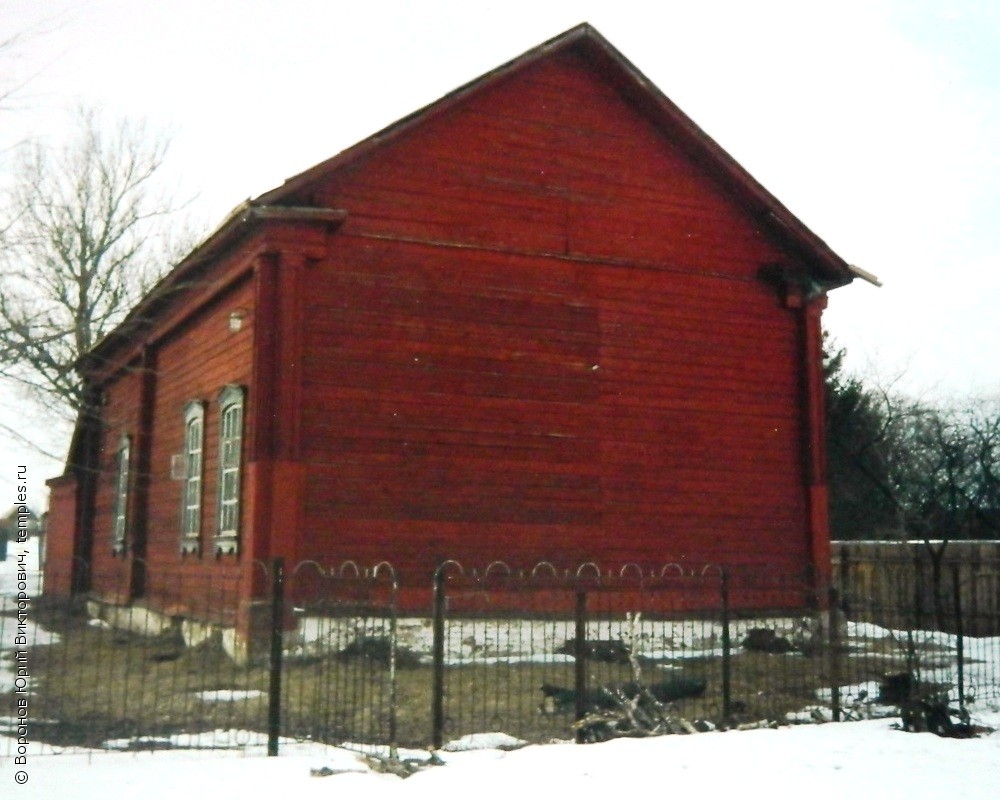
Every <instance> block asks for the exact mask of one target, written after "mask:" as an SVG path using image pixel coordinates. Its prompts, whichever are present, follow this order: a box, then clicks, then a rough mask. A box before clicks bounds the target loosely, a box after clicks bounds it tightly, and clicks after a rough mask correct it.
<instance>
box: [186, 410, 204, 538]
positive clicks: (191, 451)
mask: <svg viewBox="0 0 1000 800" xmlns="http://www.w3.org/2000/svg"><path fill="white" fill-rule="evenodd" d="M204 451H205V404H204V403H202V402H201V401H200V400H193V401H191V402H190V403H188V404H187V406H186V407H185V409H184V491H183V499H182V503H181V552H182V553H197V552H198V550H199V549H200V546H201V502H202V472H203V465H204Z"/></svg>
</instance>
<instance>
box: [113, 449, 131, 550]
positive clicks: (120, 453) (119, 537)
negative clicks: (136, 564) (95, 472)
mask: <svg viewBox="0 0 1000 800" xmlns="http://www.w3.org/2000/svg"><path fill="white" fill-rule="evenodd" d="M131 456H132V439H131V438H130V437H129V435H128V434H125V433H123V434H122V437H121V439H120V440H119V441H118V450H117V452H116V455H115V506H114V516H113V517H112V521H111V550H112V552H113V553H114V554H115V555H124V553H125V551H126V550H127V549H128V523H129V518H128V503H129V488H130V487H129V482H130V480H131V475H130V473H131V464H130V461H131Z"/></svg>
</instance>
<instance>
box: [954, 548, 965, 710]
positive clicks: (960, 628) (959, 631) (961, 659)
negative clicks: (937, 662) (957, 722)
mask: <svg viewBox="0 0 1000 800" xmlns="http://www.w3.org/2000/svg"><path fill="white" fill-rule="evenodd" d="M951 580H952V585H953V586H952V588H953V589H954V592H955V634H956V638H957V641H956V642H955V651H956V656H957V658H958V711H959V714H960V715H961V718H962V721H963V722H964V721H965V719H966V717H965V653H964V650H965V627H964V624H963V620H962V582H961V576H960V574H959V565H958V564H952V566H951Z"/></svg>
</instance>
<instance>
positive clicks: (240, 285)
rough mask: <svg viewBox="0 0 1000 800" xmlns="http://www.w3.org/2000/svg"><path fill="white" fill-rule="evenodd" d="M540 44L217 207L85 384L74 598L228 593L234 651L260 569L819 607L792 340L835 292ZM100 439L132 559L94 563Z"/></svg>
mask: <svg viewBox="0 0 1000 800" xmlns="http://www.w3.org/2000/svg"><path fill="white" fill-rule="evenodd" d="M553 42H555V44H553V43H547V44H546V45H543V46H542V47H541V48H538V49H536V50H535V51H532V52H531V53H528V54H525V56H523V57H522V58H521V59H518V60H515V61H514V62H511V63H510V64H508V65H505V66H504V67H501V68H499V69H498V70H497V71H495V72H493V73H490V74H489V75H488V76H484V78H482V79H480V80H479V81H476V82H473V83H472V84H469V85H467V86H466V87H462V88H461V89H459V90H456V92H455V93H452V94H451V95H449V96H447V97H446V98H443V99H442V100H441V101H439V102H438V103H435V104H434V105H432V106H430V107H428V108H427V109H424V110H423V111H421V112H418V113H417V114H415V115H413V116H412V117H409V118H406V119H404V120H401V121H400V122H399V123H397V124H395V125H393V126H391V127H390V128H388V129H386V130H385V131H383V132H380V133H378V134H376V135H375V136H373V137H371V138H370V139H368V140H365V141H364V142H362V143H359V144H358V145H356V146H355V147H353V148H351V149H349V150H348V151H345V153H342V154H340V155H339V156H336V157H334V158H333V159H330V160H329V161H328V162H323V164H320V165H317V166H316V167H314V168H312V169H310V170H307V171H306V172H304V173H302V174H301V175H299V176H296V177H294V178H292V179H290V180H289V181H288V182H287V183H286V184H285V185H284V186H283V187H279V188H278V189H275V190H272V191H271V192H268V193H266V194H264V195H261V196H260V197H258V198H256V199H255V200H252V201H247V203H245V204H243V205H241V206H239V207H238V208H237V209H235V210H234V212H233V213H232V214H231V215H230V216H229V217H228V218H227V220H226V221H225V222H224V223H223V225H222V226H220V228H219V229H218V230H217V231H216V232H215V233H213V234H212V235H211V236H209V237H208V238H207V239H206V241H205V242H204V243H202V245H200V246H199V247H198V248H196V249H195V250H194V251H193V252H192V253H191V254H190V255H189V256H188V257H187V258H186V259H184V260H183V261H182V262H181V264H180V265H179V266H178V267H177V269H175V270H174V272H172V273H171V275H169V276H168V277H167V278H165V279H164V281H162V282H161V284H159V285H158V286H157V287H155V288H154V290H153V291H152V292H151V294H150V295H149V297H147V298H146V299H145V300H144V301H143V302H142V303H140V305H139V306H138V307H137V308H136V309H135V310H133V311H132V312H131V313H130V314H129V316H128V317H127V318H126V320H125V322H124V323H123V324H122V325H121V326H119V328H118V329H116V331H115V332H114V334H113V335H111V336H109V337H108V338H107V339H106V340H105V341H104V342H102V343H101V344H100V345H98V347H97V348H96V349H95V351H94V352H93V353H92V354H90V355H89V356H88V357H87V358H86V359H85V361H84V362H83V364H82V370H83V371H84V372H85V374H86V375H87V379H88V381H89V382H90V385H91V386H94V387H96V388H97V389H99V390H100V391H101V393H102V405H101V430H100V434H99V445H98V449H99V451H100V452H99V453H98V454H97V461H98V463H99V468H100V477H99V479H98V481H97V485H96V488H95V489H93V491H92V490H91V488H90V486H89V484H88V485H87V486H86V487H83V488H81V489H80V491H79V495H80V497H81V498H83V499H82V500H81V502H80V508H79V509H76V512H77V513H76V516H77V517H78V518H79V519H90V517H91V515H90V509H91V508H93V514H92V518H93V524H92V528H93V548H92V550H93V552H92V559H93V564H94V590H95V593H96V594H98V595H102V596H105V597H108V599H112V600H116V601H125V600H135V599H138V598H139V597H141V596H142V595H143V593H145V595H146V599H147V600H148V601H149V604H150V605H151V606H159V607H163V608H166V609H167V610H168V611H170V613H182V614H188V615H193V616H199V615H200V616H208V617H213V618H215V619H216V620H217V621H218V620H219V619H221V618H222V612H226V613H229V612H232V610H233V609H232V608H229V609H228V610H227V609H224V608H222V606H223V605H224V603H223V602H222V601H221V600H220V601H218V603H216V605H217V606H218V608H216V609H210V610H209V611H206V612H204V613H202V612H199V611H198V610H197V609H193V608H191V607H189V604H190V603H191V602H193V600H192V595H190V593H189V592H188V589H187V588H185V587H190V586H195V585H196V584H197V583H198V581H201V580H202V579H208V578H211V579H212V580H213V581H219V580H226V579H228V578H230V577H231V578H233V579H235V578H237V577H242V578H248V577H252V578H253V580H251V581H245V582H244V590H243V591H244V594H243V595H242V596H241V598H240V601H239V605H240V608H239V609H237V614H242V615H243V616H242V617H241V620H242V621H241V622H240V623H239V625H238V626H239V627H240V629H241V631H242V633H241V634H240V635H244V636H249V635H250V634H251V630H250V629H251V627H252V625H251V622H252V619H251V617H252V616H253V608H251V607H252V606H253V602H254V599H255V598H258V599H259V597H260V596H262V590H263V589H264V588H265V587H264V586H263V582H262V581H261V580H260V576H261V575H263V571H261V570H260V569H259V567H260V566H261V562H262V561H265V560H266V559H268V558H270V557H271V556H282V557H284V558H285V559H286V561H287V562H288V563H290V564H294V563H296V562H298V561H301V560H304V559H315V560H317V561H319V562H320V563H322V564H324V565H331V564H339V563H341V562H343V561H344V560H347V559H354V560H356V561H357V562H358V563H359V564H361V565H363V566H371V565H373V564H375V563H378V562H381V561H389V562H390V563H392V564H393V565H394V566H395V567H396V569H397V570H398V573H399V574H400V576H401V577H402V579H403V581H404V582H405V583H406V584H409V585H410V586H411V587H420V588H421V589H427V588H428V587H429V579H430V574H431V572H432V571H433V570H434V568H435V567H436V566H437V565H438V564H439V563H440V562H442V561H443V560H445V559H457V560H459V561H461V562H462V563H463V564H465V565H466V566H479V567H483V566H485V565H486V564H488V563H490V562H491V561H494V560H502V561H506V562H508V563H510V564H511V565H515V566H520V567H528V566H531V565H533V564H535V563H537V562H539V561H548V562H551V563H552V564H554V565H555V566H557V567H560V568H561V567H569V568H575V567H576V566H578V565H579V564H580V563H581V562H586V561H592V562H595V563H597V564H600V565H602V566H605V567H611V566H620V565H622V564H624V563H628V562H634V563H639V564H641V565H643V566H645V567H654V566H661V565H664V564H666V563H670V562H682V563H685V564H687V565H689V566H692V567H700V566H702V565H704V564H706V563H717V564H731V565H742V566H750V567H755V566H763V565H767V566H769V567H772V568H774V569H775V570H789V571H793V570H794V571H797V572H798V571H802V570H805V569H807V568H809V567H813V568H815V569H816V576H817V581H819V582H822V580H823V579H824V578H825V571H827V570H828V563H829V557H828V552H827V549H828V545H827V543H826V531H827V524H826V505H825V504H826V499H825V497H826V479H825V472H824V470H825V460H824V453H823V441H822V436H823V424H822V417H823V408H822V372H821V363H820V360H821V354H820V336H821V334H820V327H819V314H820V312H821V310H822V308H823V306H824V303H825V292H826V291H827V290H829V289H832V288H836V287H837V286H842V285H845V284H846V283H849V282H850V281H851V280H852V277H853V274H854V273H853V272H852V270H851V268H849V267H848V266H847V265H846V263H844V262H843V261H842V260H841V259H840V258H839V256H837V255H836V254H834V253H832V251H830V250H829V248H827V247H826V245H825V244H823V242H822V241H820V240H819V239H818V238H817V237H815V235H814V234H812V233H811V232H810V231H808V230H807V229H805V228H804V226H802V225H801V223H799V222H798V220H796V219H795V218H794V217H793V216H792V215H791V214H790V212H788V210H787V209H785V208H784V207H783V206H781V204H780V203H778V202H777V201H776V200H775V199H774V198H773V197H771V196H770V195H769V194H768V193H767V192H766V190H764V189H763V187H760V186H759V185H758V184H757V183H756V182H755V181H754V180H753V179H752V178H750V176H748V175H746V174H745V173H744V172H743V171H742V168H740V167H739V165H737V164H736V163H735V162H733V161H732V159H731V158H730V157H729V156H727V155H726V154H725V153H723V152H722V151H721V149H720V148H719V147H718V146H717V145H715V143H714V142H711V140H710V139H708V138H707V137H706V136H705V135H704V134H703V133H702V132H701V131H700V130H699V129H697V127H696V126H695V125H694V124H693V123H692V122H691V121H690V120H687V118H686V117H684V115H683V114H682V113H681V112H680V111H679V110H678V109H676V107H675V106H673V105H672V104H671V103H670V101H669V100H667V99H666V98H665V97H663V96H662V95H660V94H659V93H658V91H657V90H655V89H654V88H653V87H651V86H650V85H649V84H648V81H647V80H646V79H645V78H643V77H642V76H641V75H640V74H639V73H638V71H637V70H635V68H634V67H632V66H631V65H630V64H628V63H627V61H624V59H623V57H621V56H620V54H617V52H616V51H614V50H613V48H612V47H611V46H610V45H609V44H607V43H606V42H604V40H603V39H602V38H600V37H599V35H598V34H596V32H594V31H592V29H589V27H588V26H581V27H580V28H578V29H574V31H571V32H568V33H567V34H566V35H565V36H564V37H562V38H561V39H560V40H553ZM331 102H334V101H333V100H331ZM237 309H238V310H240V311H242V312H243V327H242V329H241V330H239V331H235V332H234V331H231V330H230V329H229V316H230V313H231V312H232V311H234V310H237ZM142 365H145V370H143V369H140V367H141V366H142ZM227 384H239V385H242V386H244V387H246V392H247V394H246V405H245V409H244V438H243V472H242V478H243V491H242V494H241V497H242V500H241V543H240V549H239V552H238V553H237V554H226V555H222V556H220V557H217V556H216V554H215V553H214V552H213V537H214V536H215V534H216V532H217V525H218V522H217V516H218V489H219V487H218V471H219V435H220V432H219V427H220V419H219V407H218V397H219V392H220V391H221V390H222V388H223V387H225V386H226V385H227ZM192 400H200V401H202V402H204V404H205V415H204V449H203V464H202V475H203V482H202V491H203V499H202V520H201V553H187V554H182V552H181V546H180V543H181V503H182V492H183V489H184V482H183V481H181V480H175V479H172V478H171V475H170V471H171V457H172V456H174V455H177V454H181V453H182V452H183V450H184V422H185V421H184V410H185V407H186V405H187V404H188V403H189V402H190V401H192ZM123 433H127V434H129V435H130V436H132V437H133V443H134V446H137V447H140V448H141V451H142V452H141V460H135V459H134V460H133V466H134V465H136V464H140V465H141V466H142V474H141V475H140V474H133V476H132V479H133V499H132V504H133V506H134V508H131V509H130V510H131V511H132V512H133V516H132V518H131V519H132V523H133V525H135V526H136V528H135V530H134V531H133V533H134V536H135V543H136V544H138V545H139V546H138V547H135V548H132V549H130V551H129V552H127V553H126V554H124V555H120V554H119V555H113V554H112V552H111V538H112V530H113V515H114V505H115V474H116V454H117V450H118V444H119V442H120V440H121V436H122V434H123ZM81 441H84V439H81ZM86 442H87V443H88V444H87V445H86V446H84V445H82V444H81V445H80V449H81V450H83V449H85V450H86V454H87V455H88V456H90V457H93V451H94V447H93V446H91V445H90V444H89V442H90V439H89V438H88V439H86ZM135 455H136V456H138V455H140V454H138V453H136V454H135ZM80 463H84V462H83V461H80ZM74 474H75V473H74ZM71 478H74V475H71V474H69V473H67V475H66V476H64V482H65V484H66V485H65V487H62V488H60V487H54V492H56V495H55V496H56V501H57V503H58V505H59V506H60V507H62V508H65V509H67V511H66V512H65V513H70V511H71V510H73V509H72V507H73V503H72V502H71V501H72V500H73V499H74V498H73V497H72V496H71V495H70V489H71V488H72V487H73V486H74V485H75V484H71V483H70V479H71ZM60 486H62V484H60ZM81 486H82V484H81ZM91 494H92V495H93V496H90V495H91ZM84 495H86V497H85V496H84ZM84 512H86V513H84ZM63 528H64V529H66V530H68V526H66V525H64V526H63ZM77 528H78V529H77V530H75V531H74V535H75V536H76V537H77V540H76V545H79V543H80V542H89V539H88V538H87V537H86V536H82V535H81V531H80V530H79V528H80V525H79V524H78V525H77ZM76 545H74V546H76ZM77 549H78V548H77ZM54 552H56V553H57V556H58V558H57V560H58V561H59V562H60V566H61V565H62V562H66V561H67V560H69V559H70V556H69V554H70V553H71V552H75V550H74V549H73V548H69V547H63V548H62V549H57V550H56V551H54ZM136 554H138V555H140V556H142V557H143V558H144V559H145V560H146V561H147V562H148V568H147V569H145V570H144V571H142V574H141V575H139V573H137V572H136V571H135V569H134V563H133V562H134V559H135V555H136ZM825 565H826V566H825ZM258 573H259V574H258ZM67 574H68V572H67ZM137 575H138V577H137ZM116 583H118V584H120V585H125V586H128V587H129V589H128V594H129V596H128V597H109V592H110V590H111V588H112V587H114V586H115V585H116ZM63 584H65V580H64V581H63ZM63 584H61V585H62V586H63V588H62V589H60V591H66V590H67V587H66V586H65V585H63ZM407 591H408V592H409V594H408V595H407V596H413V597H416V596H417V594H416V593H413V592H411V591H410V590H409V589H407ZM420 596H421V597H423V595H422V594H421V595H420ZM212 602H215V601H212ZM231 605H232V604H231ZM216 612H219V613H216ZM228 618H229V619H232V618H233V617H232V614H231V613H230V616H229V617H228Z"/></svg>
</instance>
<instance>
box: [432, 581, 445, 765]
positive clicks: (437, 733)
mask: <svg viewBox="0 0 1000 800" xmlns="http://www.w3.org/2000/svg"><path fill="white" fill-rule="evenodd" d="M444 611H445V593H444V570H443V569H441V568H440V567H439V568H438V569H437V570H435V572H434V642H433V647H432V658H433V664H434V677H433V681H432V683H433V686H432V689H431V726H432V730H431V746H432V748H433V749H434V750H440V749H441V747H442V746H443V745H444Z"/></svg>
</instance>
